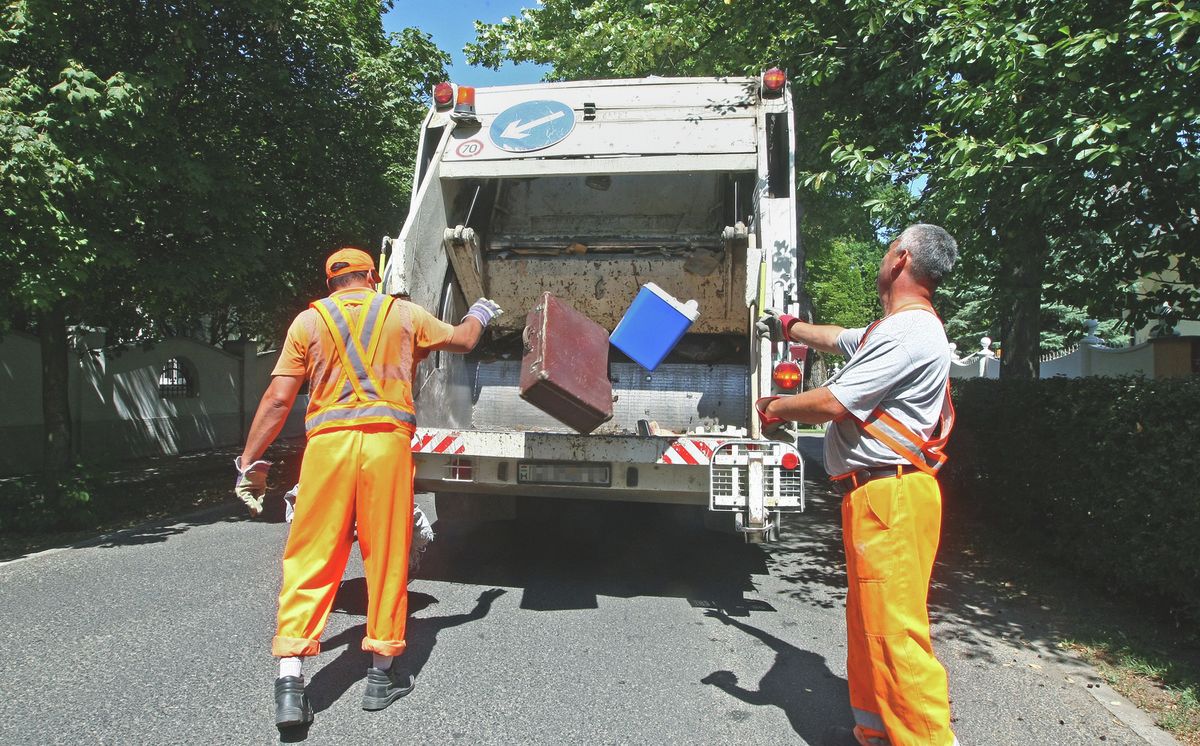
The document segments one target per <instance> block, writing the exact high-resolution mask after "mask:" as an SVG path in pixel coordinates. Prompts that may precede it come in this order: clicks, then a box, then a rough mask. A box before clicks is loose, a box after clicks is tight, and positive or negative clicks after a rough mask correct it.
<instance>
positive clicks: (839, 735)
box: [821, 726, 862, 746]
mask: <svg viewBox="0 0 1200 746" xmlns="http://www.w3.org/2000/svg"><path fill="white" fill-rule="evenodd" d="M821 746H862V744H861V743H860V742H859V740H858V736H855V735H854V731H853V730H852V729H850V728H843V727H841V726H834V727H832V728H830V729H828V730H826V731H825V735H824V736H823V737H822V738H821Z"/></svg>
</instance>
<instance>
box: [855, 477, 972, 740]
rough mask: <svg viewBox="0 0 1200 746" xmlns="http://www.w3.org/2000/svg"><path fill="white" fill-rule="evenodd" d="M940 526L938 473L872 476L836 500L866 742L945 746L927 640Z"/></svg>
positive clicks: (858, 710)
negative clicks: (931, 474)
mask: <svg viewBox="0 0 1200 746" xmlns="http://www.w3.org/2000/svg"><path fill="white" fill-rule="evenodd" d="M941 523H942V496H941V491H940V490H939V489H938V483H937V480H936V479H934V478H933V477H931V476H929V475H928V474H924V473H920V472H916V473H912V474H905V475H903V476H901V477H898V478H897V477H887V478H882V479H880V478H876V479H872V480H871V481H869V482H867V483H866V484H865V485H863V486H862V487H859V488H857V489H855V490H853V491H851V492H850V493H848V494H847V495H846V497H845V498H844V499H843V500H842V539H843V543H844V544H845V549H846V575H847V581H848V585H849V592H848V594H847V597H846V632H847V638H848V645H847V656H846V668H847V673H848V678H849V680H850V705H851V707H852V708H853V710H854V720H855V723H856V727H855V734H856V735H857V736H858V738H859V740H860V741H861V742H862V743H864V744H867V746H885V745H886V744H891V745H892V746H915V744H922V745H923V746H951V744H954V743H955V738H954V733H953V732H952V731H951V730H950V701H949V694H948V691H947V685H946V669H944V668H943V667H942V664H941V663H939V662H938V660H937V658H936V657H934V654H933V648H932V647H931V645H930V642H929V610H928V606H927V600H928V595H929V577H930V573H931V572H932V570H933V559H934V555H935V554H936V553H937V547H938V538H939V535H940V532H941Z"/></svg>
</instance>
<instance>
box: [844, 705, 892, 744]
mask: <svg viewBox="0 0 1200 746" xmlns="http://www.w3.org/2000/svg"><path fill="white" fill-rule="evenodd" d="M850 709H852V710H854V722H855V724H857V725H861V726H862V727H864V728H870V729H871V730H874V731H879V732H880V733H887V728H886V727H885V726H884V724H883V718H881V717H880V716H879V713H876V712H867V711H866V710H860V709H858V708H857V707H852V708H850ZM870 740H871V741H872V742H878V743H880V744H887V741H886V740H880V739H878V738H873V739H870Z"/></svg>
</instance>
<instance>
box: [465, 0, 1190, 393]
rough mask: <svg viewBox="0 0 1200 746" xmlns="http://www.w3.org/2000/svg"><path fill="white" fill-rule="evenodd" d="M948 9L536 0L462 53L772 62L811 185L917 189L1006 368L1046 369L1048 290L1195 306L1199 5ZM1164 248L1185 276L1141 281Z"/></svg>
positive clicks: (586, 71)
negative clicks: (1042, 355) (789, 100)
mask: <svg viewBox="0 0 1200 746" xmlns="http://www.w3.org/2000/svg"><path fill="white" fill-rule="evenodd" d="M943 6H944V4H941V3H931V2H926V0H888V2H877V1H876V0H848V1H846V2H842V1H840V0H839V1H835V0H815V1H814V2H798V0H793V2H790V3H787V2H785V3H783V4H782V5H780V4H771V5H766V4H761V3H747V2H738V1H737V0H730V1H729V2H726V3H716V2H704V1H702V0H674V1H670V2H653V3H648V4H644V5H643V4H630V3H624V2H620V0H593V1H592V2H583V3H580V2H567V0H544V1H543V2H542V3H541V4H540V6H539V8H537V9H532V10H525V11H523V12H522V14H521V15H520V16H518V17H514V18H510V19H509V20H508V21H507V22H503V23H500V24H490V25H489V24H477V35H478V39H477V41H476V43H475V44H474V45H471V46H469V47H468V58H469V59H471V60H472V61H475V62H482V63H485V64H497V63H498V62H499V61H500V60H501V59H504V58H508V59H512V60H514V61H533V62H539V63H543V64H546V63H549V64H551V65H553V70H552V77H570V78H575V77H588V76H600V77H608V76H625V75H644V74H651V73H654V74H664V75H669V74H709V75H712V74H717V75H720V74H745V73H751V74H752V73H756V72H758V71H759V70H761V69H762V68H763V67H766V66H768V65H769V64H782V65H783V66H785V67H786V68H787V69H788V71H789V74H790V78H791V80H792V90H793V94H794V95H795V97H796V99H797V111H799V112H802V114H801V115H800V117H799V120H800V121H799V122H797V133H798V142H799V143H801V148H800V151H801V152H800V153H798V164H797V165H798V169H800V170H802V171H803V176H802V183H801V186H802V187H803V188H804V190H806V191H805V192H803V193H802V194H803V198H804V199H805V200H806V201H812V198H813V196H814V195H818V196H819V195H821V194H822V193H823V192H824V193H828V192H830V191H832V192H834V193H835V194H837V195H840V196H841V197H842V198H843V199H840V200H835V203H836V204H837V205H839V206H840V207H841V208H843V209H844V208H845V207H846V204H847V202H853V201H855V200H864V198H865V200H864V204H865V205H866V206H868V207H872V208H878V207H882V206H886V205H887V202H886V201H880V200H878V199H877V198H876V197H875V196H874V195H871V192H870V189H869V188H868V187H865V186H864V185H872V184H879V183H886V184H892V185H897V186H901V187H904V188H906V189H908V190H910V191H912V192H914V193H916V194H917V199H916V202H915V204H914V205H913V210H912V211H911V212H909V213H907V214H912V215H913V216H915V217H918V218H925V219H927V220H929V222H937V223H941V224H943V225H945V226H946V227H947V228H949V229H950V230H951V232H952V233H954V234H955V235H956V236H957V237H958V238H959V239H960V243H961V244H962V247H963V255H964V260H963V266H962V270H961V273H960V282H963V283H966V284H969V285H972V286H976V287H983V288H987V289H988V290H989V296H988V298H987V300H986V307H987V311H988V312H989V313H990V314H991V315H992V317H993V318H994V319H999V320H1000V327H1001V336H1002V338H1003V343H1004V350H1005V355H1004V358H1003V364H1002V371H1003V374H1004V375H1012V376H1033V375H1036V372H1037V361H1038V349H1039V332H1040V316H1041V308H1042V305H1043V303H1044V302H1048V303H1051V304H1054V303H1061V304H1063V305H1069V306H1076V307H1081V308H1084V309H1086V310H1087V312H1088V313H1090V314H1092V315H1096V316H1099V317H1112V316H1121V315H1125V316H1126V317H1127V319H1128V321H1129V322H1130V323H1137V322H1140V321H1142V320H1144V319H1146V318H1147V317H1148V316H1149V315H1150V313H1151V311H1152V309H1154V308H1155V307H1157V306H1159V305H1161V303H1162V302H1164V301H1168V302H1171V303H1173V304H1177V305H1179V306H1182V307H1183V308H1184V309H1185V310H1186V311H1193V309H1195V308H1196V307H1197V306H1198V305H1200V291H1198V290H1197V288H1200V252H1197V251H1196V249H1195V245H1196V239H1197V235H1198V232H1200V216H1198V215H1197V213H1196V211H1195V207H1194V205H1195V204H1197V202H1198V201H1200V200H1198V199H1197V198H1198V196H1200V147H1198V146H1200V142H1198V139H1197V138H1198V137H1200V107H1198V103H1200V99H1198V97H1197V94H1196V90H1195V86H1194V82H1193V78H1194V76H1195V74H1196V72H1197V71H1198V69H1200V45H1198V43H1197V35H1198V33H1200V11H1196V10H1195V9H1194V8H1193V7H1192V6H1191V5H1190V4H1189V3H1186V2H1182V1H1170V0H1129V1H1128V2H1126V3H1114V2H1110V1H1109V0H1002V1H1001V2H994V1H993V0H957V1H956V2H954V3H951V4H949V5H948V6H945V7H943ZM805 144H809V145H808V146H807V147H805ZM817 203H818V204H819V203H820V200H817ZM898 214H901V213H893V215H898ZM878 217H881V219H886V216H878ZM900 227H902V226H901V225H898V224H883V223H881V224H880V228H882V229H886V230H889V231H895V230H896V229H898V228H900ZM1173 261H1174V262H1177V263H1178V264H1179V268H1180V271H1179V282H1178V283H1176V284H1174V285H1170V286H1161V287H1158V288H1156V290H1155V291H1154V293H1152V294H1149V295H1148V296H1146V297H1135V295H1134V294H1133V293H1131V292H1130V287H1131V286H1132V283H1133V282H1135V281H1136V280H1137V279H1138V278H1139V277H1141V276H1145V275H1148V274H1152V273H1155V272H1157V271H1160V270H1162V269H1164V268H1166V267H1167V265H1168V264H1169V263H1171V262H1173ZM1186 315H1188V316H1195V315H1196V313H1195V312H1194V311H1193V312H1191V313H1187V314H1186Z"/></svg>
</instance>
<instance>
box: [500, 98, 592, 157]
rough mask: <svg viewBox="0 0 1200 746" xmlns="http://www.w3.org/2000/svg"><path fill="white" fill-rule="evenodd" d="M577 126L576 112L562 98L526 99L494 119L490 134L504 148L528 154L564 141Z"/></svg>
mask: <svg viewBox="0 0 1200 746" xmlns="http://www.w3.org/2000/svg"><path fill="white" fill-rule="evenodd" d="M573 129H575V112H574V111H573V110H572V109H571V107H570V106H567V105H566V104H564V103H563V102H561V101H525V102H523V103H519V104H517V105H516V106H510V107H508V108H507V109H505V110H504V111H502V112H500V114H499V116H497V117H496V118H495V119H493V120H492V126H491V127H490V128H489V129H488V134H489V135H490V136H491V138H492V142H494V143H495V144H496V147H498V148H500V149H501V150H507V151H509V152H510V153H528V152H530V151H531V150H541V149H542V148H548V147H550V146H551V145H553V144H554V143H556V142H560V141H561V140H563V138H565V137H566V136H567V135H569V134H571V130H573Z"/></svg>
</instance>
